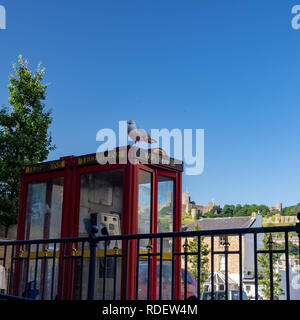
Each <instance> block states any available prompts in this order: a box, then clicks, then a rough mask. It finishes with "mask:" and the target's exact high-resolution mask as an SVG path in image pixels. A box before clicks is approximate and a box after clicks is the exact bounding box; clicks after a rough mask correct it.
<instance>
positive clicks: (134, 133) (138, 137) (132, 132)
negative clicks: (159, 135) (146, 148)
mask: <svg viewBox="0 0 300 320" xmlns="http://www.w3.org/2000/svg"><path fill="white" fill-rule="evenodd" d="M127 124H128V135H129V137H130V138H131V139H132V140H133V141H134V142H140V141H143V142H146V143H150V144H153V143H156V142H157V141H155V140H154V139H152V138H151V136H150V134H149V133H147V132H146V131H145V130H144V129H140V128H138V127H137V126H136V123H135V121H133V120H129V121H127Z"/></svg>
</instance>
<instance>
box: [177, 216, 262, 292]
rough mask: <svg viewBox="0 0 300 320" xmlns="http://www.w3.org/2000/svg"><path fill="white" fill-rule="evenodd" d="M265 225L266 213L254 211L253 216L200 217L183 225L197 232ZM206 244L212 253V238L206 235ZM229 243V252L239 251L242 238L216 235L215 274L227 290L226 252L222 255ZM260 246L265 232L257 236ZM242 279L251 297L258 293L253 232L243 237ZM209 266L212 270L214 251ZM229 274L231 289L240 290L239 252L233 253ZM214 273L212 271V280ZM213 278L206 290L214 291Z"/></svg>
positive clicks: (220, 288)
mask: <svg viewBox="0 0 300 320" xmlns="http://www.w3.org/2000/svg"><path fill="white" fill-rule="evenodd" d="M259 227H262V216H261V215H259V214H255V213H253V214H252V216H247V217H228V218H208V219H200V220H197V221H195V222H192V223H190V224H188V225H186V226H184V227H183V228H182V231H194V230H197V229H198V228H199V230H205V231H206V230H220V229H223V230H224V229H243V228H259ZM204 243H205V244H206V245H207V246H208V250H209V251H210V252H211V237H210V236H205V237H204ZM225 243H229V244H230V246H229V251H239V249H240V248H239V237H238V236H236V235H229V236H225V235H224V236H223V235H220V236H215V237H214V243H213V246H214V251H218V254H214V270H213V272H214V277H215V278H216V280H218V282H217V283H216V282H215V285H216V287H215V290H216V291H223V290H224V284H225V283H224V281H223V280H222V279H223V278H224V277H222V274H224V271H225V254H222V250H225V249H224V244H225ZM257 248H258V249H261V248H263V234H258V235H257ZM241 249H242V270H241V272H242V280H243V288H244V290H245V292H246V293H247V295H248V297H250V296H252V297H253V296H255V280H254V259H253V253H254V237H253V235H252V234H245V235H243V236H242V248H241ZM207 258H208V265H207V270H208V271H209V273H210V271H211V254H209V255H208V256H207ZM228 276H229V279H230V282H229V284H230V288H229V290H236V289H237V288H238V287H239V279H240V270H239V255H238V254H230V255H229V256H228ZM210 277H211V275H210V274H209V279H210ZM209 279H208V280H207V281H206V282H205V283H204V290H206V291H210V290H211V288H210V281H209Z"/></svg>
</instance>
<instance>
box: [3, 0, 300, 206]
mask: <svg viewBox="0 0 300 320" xmlns="http://www.w3.org/2000/svg"><path fill="white" fill-rule="evenodd" d="M0 4H2V5H4V6H5V7H6V10H7V28H8V29H7V30H5V31H2V30H0V71H1V72H0V103H1V104H7V99H8V91H7V84H8V75H9V72H11V70H12V69H11V65H12V63H13V62H15V61H16V60H17V56H18V54H20V53H22V54H23V56H24V57H26V58H27V59H28V60H29V61H30V67H31V68H35V67H36V65H37V63H38V62H40V61H42V63H43V65H44V66H45V67H46V81H47V82H50V83H51V86H50V87H49V89H48V96H47V102H46V105H47V107H48V108H52V110H53V124H52V126H51V132H52V135H53V139H54V143H55V144H56V146H57V149H56V150H55V151H54V152H52V153H51V154H50V156H49V159H56V158H59V157H60V156H65V155H71V154H75V155H80V154H85V153H92V152H95V151H96V149H97V147H98V146H99V142H96V140H95V135H96V132H97V131H98V130H99V129H101V128H112V129H115V130H117V126H118V120H128V119H135V120H136V121H137V122H138V124H139V125H140V126H141V127H144V128H146V129H147V130H150V129H151V128H164V127H165V128H169V129H172V128H180V129H184V128H192V129H196V128H204V129H205V170H204V173H203V174H202V175H200V176H185V177H184V183H183V190H186V186H187V187H188V190H189V191H190V192H191V195H192V198H193V200H195V201H196V202H198V203H202V204H203V203H206V202H207V201H211V200H212V199H214V200H215V202H217V203H220V204H221V205H224V204H226V203H228V204H237V203H241V204H245V203H249V204H251V203H257V204H261V203H263V204H267V205H273V204H275V203H277V202H283V204H284V205H292V204H295V203H297V202H300V170H299V167H300V129H299V116H300V108H299V103H300V30H299V31H295V30H293V29H292V28H291V19H292V15H291V9H292V6H293V5H295V4H300V0H299V1H297V0H294V1H288V0H276V1H274V0H272V1H271V0H260V1H254V0H243V1H240V0H189V1H184V0H105V1H104V0H97V1H96V0H95V1H92V0H87V1H67V0H64V1H58V0H51V1H50V0H43V1H38V0H26V1H24V0H0Z"/></svg>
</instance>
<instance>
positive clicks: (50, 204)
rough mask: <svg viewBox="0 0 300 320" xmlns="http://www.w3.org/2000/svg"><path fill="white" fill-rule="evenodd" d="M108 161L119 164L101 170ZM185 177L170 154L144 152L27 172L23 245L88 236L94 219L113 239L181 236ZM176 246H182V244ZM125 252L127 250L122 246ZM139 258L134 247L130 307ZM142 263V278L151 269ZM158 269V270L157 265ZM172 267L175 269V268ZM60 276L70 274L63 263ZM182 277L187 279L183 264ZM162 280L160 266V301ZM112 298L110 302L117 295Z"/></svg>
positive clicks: (120, 152) (66, 161) (71, 160)
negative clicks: (182, 186) (160, 233)
mask: <svg viewBox="0 0 300 320" xmlns="http://www.w3.org/2000/svg"><path fill="white" fill-rule="evenodd" d="M130 150H131V151H134V153H133V154H135V158H134V161H132V158H131V159H129V156H128V154H130ZM101 157H102V159H104V160H105V159H106V160H113V159H115V161H109V163H106V164H99V162H98V161H97V159H98V160H99V158H101ZM149 159H151V161H150V160H149ZM166 159H167V160H168V163H167V164H165V163H166V161H164V160H166ZM153 160H154V161H153ZM101 163H102V162H101ZM103 163H104V161H103ZM182 171H183V164H182V163H179V162H178V161H176V160H174V159H172V158H171V159H170V158H168V157H167V155H166V154H165V153H164V151H163V150H161V149H155V150H151V149H149V150H144V149H138V148H136V147H132V146H126V147H120V148H116V149H115V150H112V151H109V152H104V153H102V154H89V155H83V156H79V157H76V156H69V157H63V158H60V159H59V160H57V161H50V162H44V163H40V164H35V165H29V166H26V167H24V168H23V169H22V174H21V178H22V180H21V192H20V205H19V217H18V240H24V239H25V240H31V239H49V238H65V237H81V236H87V229H86V223H87V221H89V220H90V219H91V215H93V217H95V216H96V217H97V219H96V220H97V223H98V224H101V225H102V226H105V227H106V230H107V231H108V234H113V235H117V234H140V233H145V234H147V233H159V232H177V231H180V229H181V179H182ZM99 235H101V228H100V230H99ZM178 241H179V240H178ZM112 245H114V244H112ZM147 245H148V243H147V241H146V240H145V241H144V240H141V242H140V250H141V251H143V250H146V247H147ZM159 245H160V244H159V243H157V242H156V241H154V243H152V247H153V250H158V249H159ZM170 246H171V245H170V242H168V241H166V242H165V243H164V252H165V251H166V252H170V250H171V247H170ZM176 246H180V243H179V242H177V243H176ZM120 247H122V244H119V248H120ZM50 249H51V248H50ZM108 250H112V248H110V247H109V248H108ZM100 251H101V247H100V248H99V252H100ZM135 251H136V249H134V246H132V248H131V250H130V251H129V254H130V255H132V258H131V257H129V258H130V259H129V265H128V268H129V270H132V272H128V277H127V279H126V280H127V282H126V283H127V287H126V288H123V287H122V284H123V283H124V279H122V278H124V274H123V273H120V275H119V280H118V281H119V286H118V297H119V298H120V299H121V298H122V290H127V292H126V293H127V299H135V298H136V290H137V288H136V275H135V272H134V270H136V258H134V256H135V257H136V252H135ZM99 263H101V261H100V262H99ZM120 263H122V261H120ZM140 263H141V265H140V267H141V269H140V270H141V272H142V271H143V270H144V269H145V268H146V267H145V265H146V263H145V264H143V261H140ZM152 263H154V264H155V263H156V262H155V259H153V262H152ZM165 263H166V265H167V264H168V261H165ZM53 268H56V269H57V273H56V274H57V281H56V282H57V283H59V281H58V280H59V279H60V277H61V276H62V274H61V273H62V272H63V271H62V270H61V268H60V265H59V263H58V264H57V265H56V266H53ZM42 269H43V266H41V267H40V270H39V271H38V272H46V271H45V270H42ZM177 269H178V272H177V273H178V275H179V273H180V261H178V263H177ZM29 272H30V271H29ZM64 272H66V271H65V270H64ZM84 272H85V271H84ZM155 273H156V267H155V266H154V268H153V275H152V280H151V298H152V299H155V298H156V294H157V293H156V291H157V290H156V289H155V288H156V275H155ZM99 277H101V275H99ZM176 281H177V285H176V289H175V297H176V295H177V297H178V291H179V284H178V281H180V276H178V277H176ZM137 285H138V286H140V287H141V288H139V290H138V291H141V292H142V293H141V297H139V298H141V299H143V298H144V297H143V285H142V284H137ZM99 286H101V279H100V280H99ZM108 287H109V286H108ZM68 290H70V288H67V287H66V288H64V292H65V294H66V296H67V295H68V294H67V292H68ZM176 292H177V293H176ZM45 298H47V297H45ZM95 298H96V299H97V294H96V296H95ZM98 298H100V297H98ZM107 298H108V299H109V298H110V294H109V292H108V294H107ZM169 298H171V297H169Z"/></svg>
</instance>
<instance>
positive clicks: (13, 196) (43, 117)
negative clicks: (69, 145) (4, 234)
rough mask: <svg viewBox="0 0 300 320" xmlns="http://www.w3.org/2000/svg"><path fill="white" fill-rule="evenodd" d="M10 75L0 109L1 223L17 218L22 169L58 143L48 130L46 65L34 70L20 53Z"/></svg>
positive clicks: (42, 157)
mask: <svg viewBox="0 0 300 320" xmlns="http://www.w3.org/2000/svg"><path fill="white" fill-rule="evenodd" d="M13 69H14V74H13V75H10V77H9V86H8V90H9V93H10V96H9V100H8V103H9V106H8V107H7V106H2V108H1V110H0V224H2V225H4V226H5V227H6V228H7V229H8V227H9V226H10V225H12V224H14V223H16V221H17V208H18V195H19V186H20V169H21V168H22V166H24V165H26V164H30V163H37V162H40V161H44V160H46V159H47V157H48V154H49V152H50V151H51V150H53V149H54V148H55V147H54V146H53V145H52V139H51V136H50V135H49V134H48V128H49V125H50V124H51V122H52V119H51V116H50V115H51V111H45V105H44V103H43V101H44V100H45V99H46V89H47V87H48V85H47V84H42V81H43V78H44V72H45V70H44V69H41V66H40V65H39V66H38V67H37V69H36V71H35V72H32V71H31V70H30V69H29V67H28V62H27V61H26V60H23V58H22V56H19V59H18V63H17V64H14V65H13Z"/></svg>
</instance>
